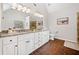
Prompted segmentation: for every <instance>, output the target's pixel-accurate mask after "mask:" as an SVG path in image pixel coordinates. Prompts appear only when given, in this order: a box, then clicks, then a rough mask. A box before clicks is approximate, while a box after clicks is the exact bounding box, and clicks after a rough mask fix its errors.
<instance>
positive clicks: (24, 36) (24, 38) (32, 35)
mask: <svg viewBox="0 0 79 59" xmlns="http://www.w3.org/2000/svg"><path fill="white" fill-rule="evenodd" d="M33 38H34V34H33V33H31V34H24V35H18V39H19V41H22V40H29V39H33Z"/></svg>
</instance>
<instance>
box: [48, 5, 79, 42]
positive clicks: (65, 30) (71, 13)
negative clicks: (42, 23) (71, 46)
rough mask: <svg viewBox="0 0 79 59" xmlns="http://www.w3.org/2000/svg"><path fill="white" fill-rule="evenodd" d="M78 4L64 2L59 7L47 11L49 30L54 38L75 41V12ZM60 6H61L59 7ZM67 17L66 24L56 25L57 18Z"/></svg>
mask: <svg viewBox="0 0 79 59" xmlns="http://www.w3.org/2000/svg"><path fill="white" fill-rule="evenodd" d="M78 6H79V4H64V5H62V6H60V8H59V9H57V10H55V11H54V12H53V11H52V12H51V13H49V19H48V20H49V21H48V23H49V30H50V32H51V33H52V34H55V32H56V31H58V33H57V34H56V38H59V39H62V40H67V41H71V42H77V12H79V7H78ZM61 7H62V8H61ZM62 17H69V24H68V25H57V18H62Z"/></svg>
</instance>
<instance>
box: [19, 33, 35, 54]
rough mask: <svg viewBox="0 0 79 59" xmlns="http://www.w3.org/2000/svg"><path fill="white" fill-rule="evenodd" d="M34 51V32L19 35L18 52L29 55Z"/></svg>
mask: <svg viewBox="0 0 79 59" xmlns="http://www.w3.org/2000/svg"><path fill="white" fill-rule="evenodd" d="M32 51H34V34H33V33H31V34H24V35H19V36H18V54H19V55H28V54H30V53H31V52H32Z"/></svg>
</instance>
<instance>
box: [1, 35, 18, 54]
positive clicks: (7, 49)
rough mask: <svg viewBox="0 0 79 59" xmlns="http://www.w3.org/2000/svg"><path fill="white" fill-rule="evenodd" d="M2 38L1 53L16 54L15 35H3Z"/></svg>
mask: <svg viewBox="0 0 79 59" xmlns="http://www.w3.org/2000/svg"><path fill="white" fill-rule="evenodd" d="M2 40H3V55H17V36H11V37H5V38H2Z"/></svg>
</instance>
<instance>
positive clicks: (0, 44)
mask: <svg viewBox="0 0 79 59" xmlns="http://www.w3.org/2000/svg"><path fill="white" fill-rule="evenodd" d="M0 55H2V39H1V38H0Z"/></svg>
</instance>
